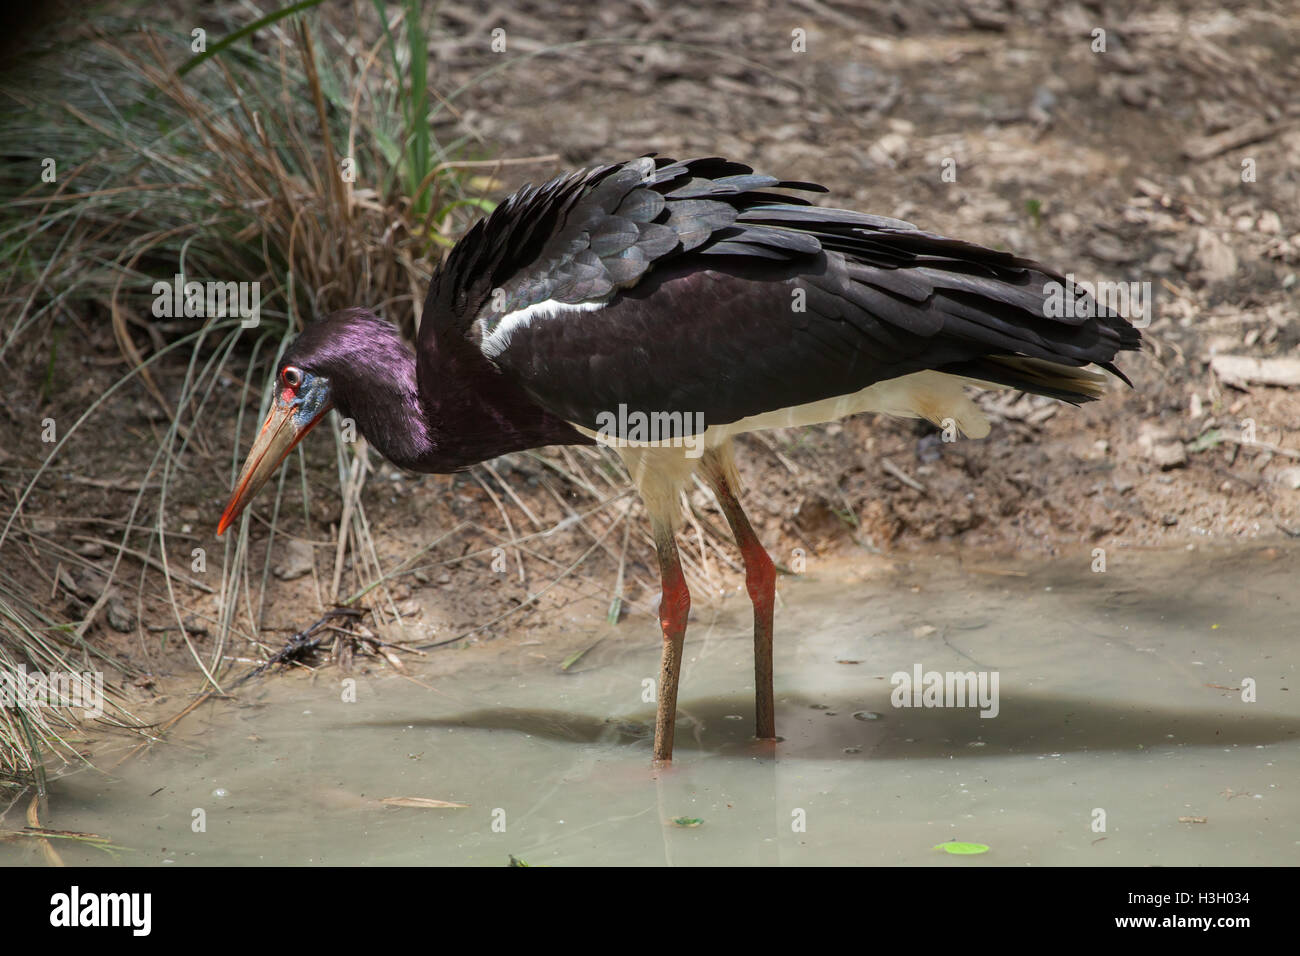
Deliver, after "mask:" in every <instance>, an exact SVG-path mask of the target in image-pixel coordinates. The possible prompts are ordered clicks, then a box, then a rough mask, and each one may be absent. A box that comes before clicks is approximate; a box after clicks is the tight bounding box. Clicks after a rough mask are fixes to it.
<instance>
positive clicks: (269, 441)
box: [217, 397, 331, 535]
mask: <svg viewBox="0 0 1300 956" xmlns="http://www.w3.org/2000/svg"><path fill="white" fill-rule="evenodd" d="M330 408H331V406H330V405H329V404H328V403H327V404H326V405H325V407H323V408H322V409H321V410H320V411H319V412H317V413H316V415H315V416H314V417H313V418H311V419H310V420H309V421H307V423H306V424H304V425H300V424H299V423H298V422H297V420H296V419H295V417H294V413H295V412H297V411H299V409H298V408H297V407H296V406H295V405H294V404H293V403H291V402H284V401H281V400H280V399H279V398H278V397H277V398H276V400H275V403H274V404H273V405H272V406H271V413H270V414H269V415H267V416H266V421H265V422H264V423H263V424H262V431H261V433H260V434H258V436H257V441H255V442H253V447H252V448H251V449H250V450H249V452H248V459H247V460H246V461H245V462H244V470H243V471H241V472H240V473H239V480H238V481H236V482H235V491H234V494H232V495H231V496H230V503H229V504H227V505H226V510H225V512H224V513H223V514H222V515H221V522H220V523H219V524H218V525H217V534H218V535H222V534H225V531H226V529H227V528H229V527H230V525H231V523H232V522H233V521H234V520H235V519H236V518H238V517H239V515H240V513H241V512H242V511H243V510H244V508H245V507H246V506H247V505H248V503H249V502H250V501H252V500H253V498H254V497H256V495H257V493H258V491H260V490H261V488H262V486H263V485H264V484H266V482H267V479H269V478H270V477H271V476H272V475H274V474H275V471H276V469H277V468H279V467H280V462H282V461H284V459H285V458H286V457H287V456H288V454H289V452H291V451H293V447H294V446H295V445H297V444H298V442H300V441H302V439H303V436H304V435H306V434H307V433H308V432H309V431H311V430H312V429H313V428H314V427H315V426H316V424H317V423H318V422H319V421H320V420H321V419H322V418H324V417H325V413H326V412H328V411H329V410H330Z"/></svg>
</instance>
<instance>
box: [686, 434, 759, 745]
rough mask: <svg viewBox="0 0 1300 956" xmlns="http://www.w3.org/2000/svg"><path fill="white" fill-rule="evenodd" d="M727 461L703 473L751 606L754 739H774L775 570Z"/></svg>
mask: <svg viewBox="0 0 1300 956" xmlns="http://www.w3.org/2000/svg"><path fill="white" fill-rule="evenodd" d="M729 471H731V468H730V461H729V460H728V459H726V458H711V459H710V460H709V461H707V462H706V467H705V468H704V469H703V472H704V476H705V478H706V479H707V481H708V482H709V486H710V487H711V488H712V489H713V493H714V494H715V495H716V496H717V498H718V504H719V505H721V506H722V513H723V514H724V515H725V516H726V518H727V524H729V525H731V533H732V534H733V535H735V538H736V544H737V546H739V548H740V555H741V557H742V558H743V559H744V562H745V587H746V589H747V590H748V591H749V599H750V601H751V602H752V603H753V605H754V735H755V736H756V737H759V738H760V739H762V738H772V737H775V736H776V702H775V695H774V693H773V690H772V608H773V605H774V604H775V603H776V566H775V565H773V564H772V558H771V557H770V556H769V555H768V553H767V550H766V549H765V548H764V547H763V545H762V544H760V543H759V540H758V535H756V534H755V533H754V528H753V526H752V525H751V524H750V523H749V518H748V517H746V516H745V509H744V508H742V507H741V506H740V499H739V497H737V495H736V491H735V489H734V488H733V487H732V480H731V479H730V478H728V476H727V473H728V472H729Z"/></svg>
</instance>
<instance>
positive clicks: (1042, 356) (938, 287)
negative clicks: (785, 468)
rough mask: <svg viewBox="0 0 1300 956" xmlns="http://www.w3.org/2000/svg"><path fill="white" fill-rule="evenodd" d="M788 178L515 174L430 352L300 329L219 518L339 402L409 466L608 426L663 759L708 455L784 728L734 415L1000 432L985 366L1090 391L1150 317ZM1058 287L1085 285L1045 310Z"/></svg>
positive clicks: (483, 455)
mask: <svg viewBox="0 0 1300 956" xmlns="http://www.w3.org/2000/svg"><path fill="white" fill-rule="evenodd" d="M773 189H787V190H796V191H805V192H825V191H826V190H825V189H823V188H822V187H820V186H816V185H812V184H809V183H800V182H782V181H779V180H777V179H775V178H773V177H771V176H762V175H756V174H754V173H753V171H752V170H751V169H750V168H749V167H748V166H743V165H740V164H739V163H733V162H728V161H727V160H724V159H717V158H713V159H695V160H689V161H686V162H677V161H675V160H670V159H664V158H658V159H656V158H650V157H643V158H640V159H635V160H632V161H631V162H627V163H620V164H614V165H608V166H598V167H594V168H591V169H584V170H580V171H578V172H575V173H571V174H569V175H567V176H563V177H560V178H558V179H554V180H551V181H550V182H548V183H546V184H545V185H544V186H527V187H525V188H523V189H521V190H520V191H519V192H517V193H515V194H514V195H513V196H511V197H510V198H509V199H507V200H506V201H505V202H504V203H502V204H501V205H500V206H499V207H498V208H497V209H496V211H494V212H493V213H492V214H491V215H490V216H489V217H487V219H486V220H483V221H481V222H479V223H478V224H477V225H475V226H474V228H472V229H471V230H470V231H469V232H468V233H467V234H466V235H465V237H464V238H463V239H461V240H460V242H459V243H457V245H456V247H455V248H454V249H453V250H452V251H451V253H450V254H449V255H448V256H447V259H446V261H445V262H444V263H443V265H442V266H441V268H440V269H439V270H438V272H437V275H436V276H435V277H434V279H433V283H432V285H431V287H430V289H429V294H428V297H427V299H426V300H425V305H424V313H423V322H422V324H421V326H420V331H419V336H418V341H417V343H416V351H415V353H414V354H412V352H411V350H410V349H409V348H408V347H407V345H406V344H405V343H404V342H403V340H402V338H401V336H400V335H399V334H398V332H397V330H396V329H394V328H393V326H391V325H389V324H388V323H387V322H384V321H382V320H381V319H378V318H376V317H375V316H374V315H373V314H372V313H370V312H368V311H366V310H365V309H347V310H344V311H342V312H336V313H334V314H333V315H330V316H329V317H328V318H325V319H323V320H321V321H318V322H315V323H313V324H311V325H310V326H308V328H307V329H306V330H305V331H304V332H303V333H302V334H301V335H300V336H298V338H297V339H296V340H295V341H294V342H293V343H292V345H290V346H289V348H288V350H287V351H286V352H285V354H284V357H283V359H282V360H281V361H280V364H279V367H278V370H277V372H276V376H277V382H276V393H275V399H274V402H273V406H272V409H271V413H270V415H269V417H268V418H267V420H266V423H265V424H264V425H263V426H262V431H261V433H260V434H259V435H258V437H257V440H256V441H255V442H254V444H253V448H252V450H251V451H250V452H249V456H248V461H247V463H246V464H245V465H244V469H243V471H242V473H241V474H240V476H239V478H238V481H237V484H236V487H235V491H234V494H233V495H232V497H231V499H230V504H229V505H228V506H227V507H226V511H225V514H223V515H222V517H221V524H220V526H219V528H218V533H221V532H223V531H224V530H225V529H226V528H227V527H228V526H229V525H230V523H231V522H232V521H233V520H234V519H235V518H236V517H237V516H238V515H239V513H240V512H241V511H242V510H243V509H244V507H245V506H246V505H247V504H248V502H249V500H250V499H251V498H252V497H253V495H255V494H256V493H257V490H258V489H259V488H260V487H261V486H262V485H263V484H264V483H265V482H266V480H267V478H269V477H270V476H271V474H272V473H273V472H274V471H275V470H276V468H277V467H278V466H279V464H280V462H281V461H282V460H283V459H284V457H285V455H287V454H288V452H289V449H291V448H292V447H293V446H294V445H295V444H296V443H297V442H298V441H299V440H300V439H301V438H302V437H303V435H304V434H306V432H307V431H308V430H309V429H311V428H312V426H314V425H315V424H316V423H317V422H319V421H320V420H321V418H322V417H323V416H324V415H325V413H326V412H327V411H329V409H331V408H336V409H338V410H339V412H340V413H341V414H343V415H345V416H348V417H350V418H352V419H353V420H354V421H355V422H356V426H357V428H358V429H359V430H360V432H361V434H363V435H364V436H365V437H366V439H367V441H369V442H370V444H372V445H373V446H374V447H375V448H376V449H378V450H379V452H380V453H382V454H383V455H384V456H385V457H386V458H387V459H388V460H389V461H391V462H392V463H393V464H395V465H398V466H399V467H402V468H407V469H411V470H413V471H423V472H452V471H456V470H459V469H462V468H465V467H467V466H469V465H472V464H475V463H476V462H481V461H485V460H486V459H489V458H493V457H495V456H497V455H503V454H506V453H507V452H513V451H520V450H522V449H526V448H535V447H538V446H542V445H557V444H591V443H593V442H603V443H606V444H610V445H613V446H614V447H615V448H616V449H617V452H618V454H619V455H620V456H621V458H622V459H623V462H624V463H625V464H626V466H627V469H628V472H629V473H630V474H631V476H632V480H633V482H635V484H636V486H637V489H638V490H639V491H640V493H641V497H642V499H643V501H644V502H645V507H646V510H647V511H648V513H649V516H650V522H651V525H652V528H653V532H654V540H655V544H656V546H657V548H658V554H659V569H660V574H661V577H662V587H663V598H662V601H661V603H660V606H659V621H660V624H661V625H662V628H663V640H664V645H663V665H662V670H661V673H660V681H659V694H658V716H657V719H656V722H655V742H654V755H655V757H656V758H657V759H660V760H667V759H670V758H671V756H672V751H673V724H674V719H675V716H676V708H677V683H678V677H679V675H680V671H681V663H682V644H683V639H684V637H685V633H686V618H687V612H688V611H689V609H690V594H689V593H688V591H687V588H686V583H685V580H684V579H683V577H682V568H681V563H680V560H679V558H678V554H677V546H676V544H675V542H674V539H673V530H674V524H675V522H676V521H677V519H678V503H679V494H680V492H681V490H682V488H683V487H684V486H685V484H686V482H688V481H689V480H690V479H691V476H692V475H693V474H696V473H698V474H699V475H700V476H701V478H702V479H703V480H704V481H706V482H707V483H708V484H709V486H710V487H711V488H712V489H713V491H714V493H715V494H716V495H717V499H718V503H719V505H720V506H721V508H722V512H723V514H724V515H725V516H726V519H727V521H728V523H729V524H730V525H731V530H732V531H733V533H734V534H735V536H736V543H737V544H738V545H739V547H740V551H741V554H742V556H743V558H744V563H745V573H746V584H747V586H748V590H749V595H750V597H751V599H752V600H753V605H754V679H755V684H756V686H755V697H756V712H757V713H756V731H757V735H758V736H759V737H760V738H770V737H774V736H775V734H776V728H775V720H774V714H773V694H772V604H773V597H774V591H775V580H776V575H775V571H774V568H773V565H772V560H771V558H769V557H768V555H767V552H766V551H764V549H763V546H762V545H761V544H760V543H759V540H758V536H757V535H755V533H754V529H753V528H752V527H751V526H750V523H749V520H748V519H747V518H746V517H745V512H744V510H743V509H742V508H741V505H740V500H739V498H740V495H739V490H738V483H737V477H736V470H735V466H734V464H733V462H732V441H731V440H732V437H733V436H735V435H738V434H740V433H742V432H747V431H754V430H756V429H762V428H777V427H784V426H789V425H808V424H812V423H815V422H826V421H831V420H833V419H838V418H842V417H844V416H847V415H853V414H856V413H858V412H867V411H874V412H887V413H889V414H891V415H902V416H907V417H920V418H925V419H928V420H929V421H931V422H934V423H936V424H941V423H944V424H947V425H948V426H949V427H951V426H952V425H955V426H956V427H957V428H958V429H960V430H961V431H962V432H963V433H964V434H966V435H968V436H970V437H972V438H982V437H983V436H984V435H986V434H987V433H988V430H989V426H988V423H987V421H986V420H985V418H984V416H983V415H982V414H981V413H980V410H979V408H978V407H977V406H976V405H975V404H974V403H973V402H972V401H971V399H970V398H969V397H968V396H967V389H966V386H967V385H970V384H975V385H981V386H985V387H988V386H997V387H1009V388H1017V389H1023V390H1024V391H1027V392H1033V393H1036V394H1039V395H1049V396H1052V397H1053V398H1058V399H1062V400H1064V401H1067V402H1074V403H1078V402H1085V401H1091V400H1093V399H1095V398H1097V397H1098V396H1100V395H1101V394H1102V391H1103V383H1104V379H1105V377H1104V376H1103V375H1101V374H1099V373H1098V372H1096V371H1090V370H1087V369H1085V368H1084V366H1087V365H1090V364H1091V365H1095V366H1099V367H1100V368H1102V369H1105V370H1106V371H1108V372H1110V373H1112V374H1114V375H1116V376H1118V377H1119V378H1121V379H1123V378H1124V376H1123V374H1122V373H1121V372H1120V371H1119V370H1118V369H1117V368H1116V367H1115V366H1114V365H1113V364H1112V360H1113V359H1114V358H1115V355H1116V353H1117V352H1119V351H1120V350H1121V349H1136V348H1138V345H1139V334H1138V332H1137V330H1136V329H1134V328H1133V327H1132V326H1131V325H1129V323H1128V322H1126V321H1125V320H1124V319H1122V318H1120V317H1119V316H1116V315H1113V314H1111V313H1109V312H1106V311H1105V310H1103V309H1099V308H1097V307H1096V305H1095V303H1093V302H1092V301H1091V300H1087V299H1086V297H1084V296H1083V295H1082V294H1081V293H1076V292H1074V291H1073V289H1072V287H1070V286H1069V285H1068V284H1067V283H1066V280H1065V279H1064V278H1063V277H1061V276H1060V275H1058V274H1057V273H1054V272H1051V271H1049V270H1047V269H1045V268H1043V267H1042V266H1040V265H1037V264H1035V263H1033V262H1031V261H1028V260H1026V259H1020V258H1017V257H1016V256H1013V255H1011V254H1009V253H1005V252H995V251H993V250H991V249H985V248H983V247H981V246H977V245H973V244H971V243H969V242H962V241H960V240H957V239H947V238H944V237H942V236H938V235H934V234H933V233H929V232H924V231H922V230H920V229H917V228H916V227H914V226H912V225H910V224H909V223H905V222H900V221H899V220H896V219H887V218H885V217H883V216H872V215H867V214H865V213H859V212H850V211H848V210H843V209H826V208H821V207H816V206H813V205H811V204H810V203H809V202H808V201H807V200H805V199H802V198H798V197H795V196H791V195H786V194H784V193H774V192H771V191H770V190H773ZM1053 296H1056V298H1057V304H1058V305H1059V304H1060V302H1061V301H1062V299H1061V297H1062V296H1069V297H1072V298H1074V299H1075V301H1073V302H1066V303H1065V304H1066V305H1067V306H1073V307H1072V308H1069V307H1067V308H1055V309H1053V308H1049V307H1048V302H1049V301H1050V300H1051V298H1052V297H1053ZM1125 381H1127V379H1125Z"/></svg>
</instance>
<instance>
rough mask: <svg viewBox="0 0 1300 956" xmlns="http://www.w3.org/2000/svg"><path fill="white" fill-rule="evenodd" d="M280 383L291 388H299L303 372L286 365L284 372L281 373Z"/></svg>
mask: <svg viewBox="0 0 1300 956" xmlns="http://www.w3.org/2000/svg"><path fill="white" fill-rule="evenodd" d="M280 381H282V382H284V384H285V385H286V386H287V387H289V388H297V387H298V386H299V385H301V384H302V370H301V369H299V368H297V367H295V366H293V365H286V366H285V367H284V371H282V372H281V373H280Z"/></svg>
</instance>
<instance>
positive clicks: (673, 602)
mask: <svg viewBox="0 0 1300 956" xmlns="http://www.w3.org/2000/svg"><path fill="white" fill-rule="evenodd" d="M654 538H655V549H656V550H657V551H658V552H659V578H660V582H661V583H662V586H663V596H662V598H661V599H660V601H659V625H660V627H662V628H663V632H664V654H663V663H662V664H661V665H660V668H659V706H658V710H657V711H656V713H655V749H654V759H655V760H672V759H673V730H674V727H675V725H676V723H677V682H678V681H679V680H680V679H681V676H682V647H683V645H684V644H685V642H686V617H687V615H688V614H690V611H691V592H690V591H689V590H687V588H686V578H685V577H684V576H683V575H682V562H681V558H680V557H678V555H677V542H676V541H675V540H674V539H673V529H672V522H671V521H664V522H654Z"/></svg>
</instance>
